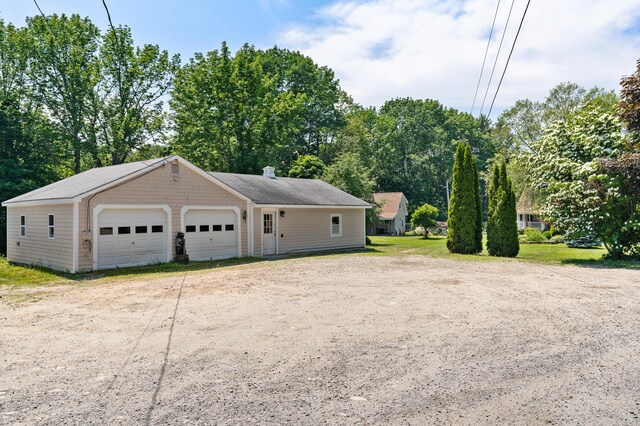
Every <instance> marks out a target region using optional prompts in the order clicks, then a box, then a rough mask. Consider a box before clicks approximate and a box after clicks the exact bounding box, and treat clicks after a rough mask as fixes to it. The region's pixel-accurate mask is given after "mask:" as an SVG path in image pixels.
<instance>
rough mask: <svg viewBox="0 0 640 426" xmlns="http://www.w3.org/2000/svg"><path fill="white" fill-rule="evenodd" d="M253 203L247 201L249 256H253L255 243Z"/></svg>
mask: <svg viewBox="0 0 640 426" xmlns="http://www.w3.org/2000/svg"><path fill="white" fill-rule="evenodd" d="M253 230H254V223H253V203H250V202H247V245H248V246H249V247H247V256H250V257H253V251H254V248H253V247H254V245H253V244H254V243H253V238H254V236H253Z"/></svg>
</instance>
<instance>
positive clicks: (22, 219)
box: [20, 215, 27, 237]
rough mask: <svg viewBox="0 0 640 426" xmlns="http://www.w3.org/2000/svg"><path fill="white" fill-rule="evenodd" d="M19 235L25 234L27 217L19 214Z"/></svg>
mask: <svg viewBox="0 0 640 426" xmlns="http://www.w3.org/2000/svg"><path fill="white" fill-rule="evenodd" d="M20 236H21V237H26V236H27V217H26V216H25V215H20Z"/></svg>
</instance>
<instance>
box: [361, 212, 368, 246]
mask: <svg viewBox="0 0 640 426" xmlns="http://www.w3.org/2000/svg"><path fill="white" fill-rule="evenodd" d="M362 227H363V228H364V229H363V231H364V241H363V242H362V247H365V248H366V247H367V211H366V210H363V211H362Z"/></svg>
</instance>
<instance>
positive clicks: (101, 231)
mask: <svg viewBox="0 0 640 426" xmlns="http://www.w3.org/2000/svg"><path fill="white" fill-rule="evenodd" d="M167 224H168V218H167V213H166V212H165V211H164V210H162V209H127V208H118V209H116V208H113V209H111V208H109V209H105V210H102V211H101V212H100V213H99V214H98V229H97V235H96V238H97V247H96V248H97V267H98V269H106V268H116V267H123V266H136V265H147V264H151V263H160V262H166V261H167V259H168V250H169V246H168V242H167V233H168V232H169V230H168V228H167Z"/></svg>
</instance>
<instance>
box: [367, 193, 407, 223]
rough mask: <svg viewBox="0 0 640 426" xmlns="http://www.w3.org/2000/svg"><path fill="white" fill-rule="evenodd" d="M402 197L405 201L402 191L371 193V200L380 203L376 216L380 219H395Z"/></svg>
mask: <svg viewBox="0 0 640 426" xmlns="http://www.w3.org/2000/svg"><path fill="white" fill-rule="evenodd" d="M403 198H404V200H405V203H406V202H407V199H406V198H405V196H404V194H403V193H402V192H377V193H375V194H373V201H375V202H376V203H377V204H380V205H381V207H380V214H379V215H378V218H379V219H380V220H393V219H395V217H396V216H397V215H398V210H399V209H400V206H401V204H402V199H403Z"/></svg>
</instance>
